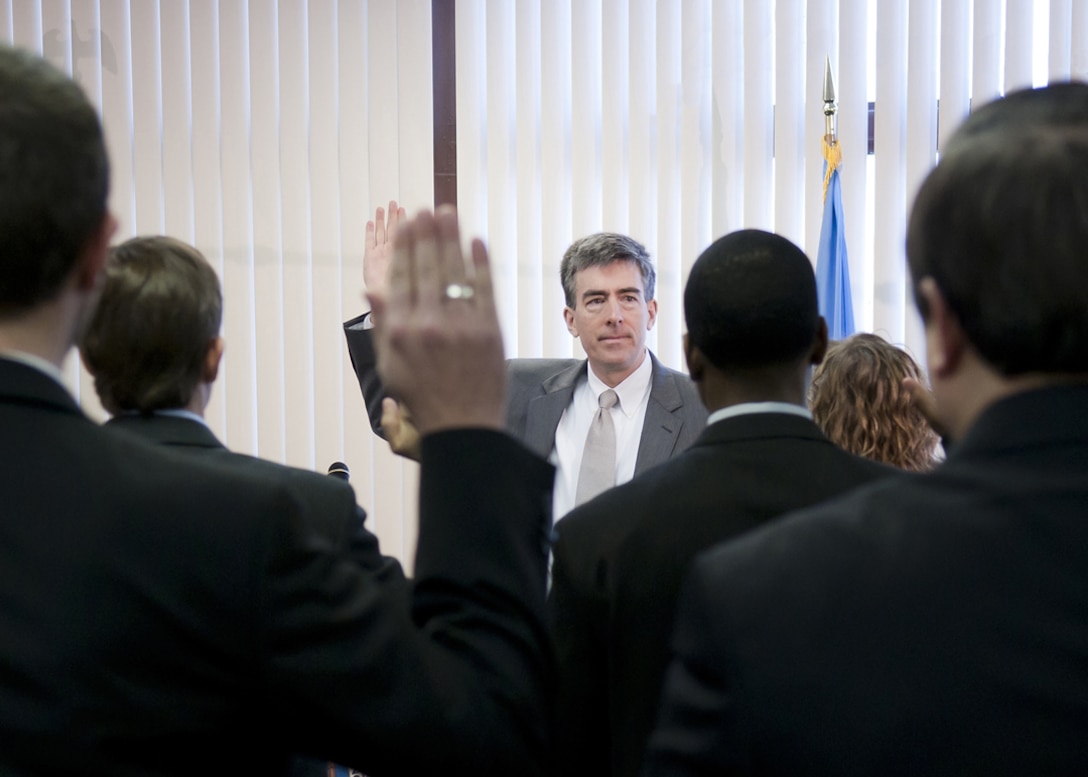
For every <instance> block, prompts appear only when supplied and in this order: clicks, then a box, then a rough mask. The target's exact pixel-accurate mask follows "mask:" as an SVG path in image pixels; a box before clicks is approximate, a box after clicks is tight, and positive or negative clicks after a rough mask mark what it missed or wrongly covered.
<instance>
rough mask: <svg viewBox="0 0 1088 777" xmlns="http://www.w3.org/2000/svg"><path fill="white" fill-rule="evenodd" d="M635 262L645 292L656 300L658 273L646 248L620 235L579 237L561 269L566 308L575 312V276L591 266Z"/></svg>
mask: <svg viewBox="0 0 1088 777" xmlns="http://www.w3.org/2000/svg"><path fill="white" fill-rule="evenodd" d="M625 260H626V261H629V262H634V263H635V265H636V266H637V267H638V269H639V272H640V273H642V291H643V294H644V295H645V297H646V299H647V300H651V299H653V298H654V286H655V285H656V283H657V272H656V271H655V270H654V264H653V262H651V261H650V253H649V252H648V251H647V250H646V246H644V245H642V243H640V242H638V241H637V240H635V239H634V238H632V237H628V236H627V235H621V234H619V233H617V232H598V233H596V234H594V235H588V236H586V237H582V238H579V239H578V240H575V241H574V242H573V243H571V244H570V247H569V248H568V249H567V250H566V251H565V252H564V254H563V262H562V264H561V265H560V267H559V279H560V281H562V283H563V295H564V296H565V297H566V301H567V307H568V308H571V309H573V308H574V307H575V303H576V302H577V300H576V299H575V294H576V291H575V276H576V275H577V274H578V273H579V272H581V271H582V270H585V269H586V268H589V267H603V266H606V265H609V264H612V263H613V262H619V261H625Z"/></svg>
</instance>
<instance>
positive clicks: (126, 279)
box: [80, 237, 223, 415]
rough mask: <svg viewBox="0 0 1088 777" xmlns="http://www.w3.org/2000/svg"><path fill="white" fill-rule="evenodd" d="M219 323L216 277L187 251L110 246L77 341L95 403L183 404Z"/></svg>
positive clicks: (158, 245) (133, 408)
mask: <svg viewBox="0 0 1088 777" xmlns="http://www.w3.org/2000/svg"><path fill="white" fill-rule="evenodd" d="M222 319H223V296H222V292H221V291H220V289H219V278H218V277H217V276H216V274H215V270H213V269H212V267H211V265H210V264H208V261H207V260H206V259H205V258H204V256H203V254H201V253H200V252H199V251H197V250H196V249H195V248H193V247H192V246H190V245H188V244H186V243H183V242H181V241H180V240H175V239H173V238H169V237H136V238H132V239H131V240H127V241H125V242H124V243H122V244H121V245H119V246H116V247H115V248H113V249H112V250H111V251H110V256H109V261H108V262H107V265H106V279H105V283H104V285H103V289H102V298H101V300H100V301H99V303H98V307H97V309H96V310H95V313H94V317H93V318H92V320H91V323H90V325H89V326H88V327H87V330H86V332H85V333H84V335H83V340H82V342H81V343H80V350H81V351H82V353H83V358H84V360H85V361H86V362H87V366H88V368H89V369H90V371H91V372H92V373H93V374H94V387H95V391H97V392H98V397H99V399H101V400H102V406H103V407H105V408H106V410H108V411H109V412H110V413H111V414H114V415H116V414H118V413H124V412H140V413H151V412H153V411H155V410H169V409H173V408H178V407H184V406H185V405H187V404H188V403H189V400H190V399H192V396H193V391H194V390H195V389H196V387H197V384H198V383H199V382H200V380H201V375H202V371H203V365H204V358H205V356H206V355H207V353H208V348H209V346H210V345H211V341H212V340H213V339H214V338H215V337H216V336H217V335H218V334H219V327H220V324H221V323H222Z"/></svg>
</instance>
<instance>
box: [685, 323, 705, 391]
mask: <svg viewBox="0 0 1088 777" xmlns="http://www.w3.org/2000/svg"><path fill="white" fill-rule="evenodd" d="M684 361H685V362H687V365H688V375H690V376H691V380H692V381H693V382H694V383H700V382H701V381H702V379H703V374H704V372H705V370H706V363H705V361H704V357H703V352H702V351H700V350H699V349H698V348H697V347H696V346H694V345H692V343H691V335H689V334H688V333H687V332H684Z"/></svg>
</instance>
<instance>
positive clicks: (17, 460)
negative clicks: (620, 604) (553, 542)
mask: <svg viewBox="0 0 1088 777" xmlns="http://www.w3.org/2000/svg"><path fill="white" fill-rule="evenodd" d="M0 430H3V432H2V434H0V494H2V502H0V504H2V508H0V510H2V512H0V592H2V593H0V635H2V639H0V773H4V774H62V773H70V774H77V773H80V774H103V775H104V774H118V775H120V774H142V775H173V774H179V775H180V774H194V773H201V772H203V771H206V770H207V769H208V768H209V764H212V765H214V770H215V771H216V772H217V773H222V774H227V773H243V772H250V773H252V772H258V773H269V774H282V773H283V771H284V770H285V769H286V767H287V764H288V760H289V758H290V755H291V754H292V753H294V752H312V753H314V754H315V755H319V756H321V757H323V758H327V759H329V760H332V761H336V762H338V763H352V764H357V765H358V766H359V767H361V768H362V769H363V770H364V771H367V772H370V773H372V774H375V775H377V774H388V773H401V774H437V773H443V774H448V773H456V774H477V773H485V774H495V775H499V774H501V775H508V774H517V773H526V772H527V771H528V772H529V773H536V774H539V773H542V772H543V771H544V770H545V769H546V768H547V767H546V764H547V758H548V753H549V752H550V741H549V721H550V720H551V719H552V710H551V709H550V708H549V706H548V704H547V700H548V698H549V695H548V693H547V690H548V689H549V688H551V686H552V683H553V678H552V673H551V655H550V652H549V649H548V639H547V632H546V622H545V613H544V586H545V580H546V574H547V573H546V567H547V554H546V553H545V552H544V547H543V541H542V538H543V537H544V535H545V532H546V531H547V527H548V520H549V516H548V515H547V510H546V503H547V494H548V493H549V492H550V488H551V479H552V473H551V467H549V466H548V465H547V464H545V463H544V462H542V461H540V460H539V458H538V457H536V456H533V455H531V454H529V453H528V452H527V451H525V450H524V448H522V446H520V445H518V444H517V443H515V442H514V441H512V440H510V438H509V437H508V436H506V435H502V434H497V433H494V432H486V431H479V430H477V431H463V432H449V433H443V434H435V435H431V436H428V437H427V438H426V439H425V440H424V441H423V451H422V455H423V466H422V469H421V474H420V491H421V493H420V531H419V544H418V549H417V554H416V567H415V569H416V571H415V576H414V585H413V587H412V588H411V589H409V587H408V586H405V585H403V584H398V585H390V584H387V583H383V582H382V581H381V580H379V579H377V576H376V575H375V574H374V573H373V572H372V571H369V570H365V569H362V568H360V566H359V564H358V563H357V561H356V559H355V558H354V557H353V555H352V552H351V549H350V547H348V544H347V543H343V542H341V543H336V542H334V541H333V540H331V539H330V538H329V537H328V535H327V534H326V532H325V531H324V530H323V528H318V527H317V526H316V525H315V520H316V519H315V518H314V517H313V516H311V515H310V514H309V512H308V510H307V507H306V505H307V502H306V499H305V498H304V497H303V496H302V495H301V494H300V493H299V490H298V489H297V487H296V486H295V485H294V484H292V483H291V482H290V481H289V480H288V479H277V478H274V477H267V476H265V475H263V474H260V473H257V472H256V471H253V472H249V471H243V469H242V468H240V467H237V466H233V465H230V464H228V463H227V462H226V461H225V460H224V461H214V462H213V461H210V460H209V461H202V460H197V459H198V457H195V456H182V455H179V454H176V453H172V452H170V451H166V450H164V449H163V448H162V447H155V446H150V445H148V444H146V443H143V442H142V441H139V440H135V439H133V438H132V436H131V435H124V434H122V433H120V432H118V431H116V430H112V429H107V428H103V427H100V426H98V425H97V424H94V423H93V422H91V421H90V420H89V419H87V418H86V417H85V416H84V415H83V414H82V413H81V412H80V410H79V408H78V407H77V406H76V404H75V403H74V402H73V401H72V399H71V397H70V396H68V394H67V393H66V392H65V391H64V389H63V388H62V387H60V386H59V385H57V384H56V383H55V382H54V381H53V380H52V379H50V378H49V377H47V376H45V375H43V374H42V373H40V372H38V371H37V370H35V369H33V368H31V367H28V366H26V365H23V364H20V363H17V362H13V361H10V360H5V359H0ZM485 481H486V482H488V484H489V488H488V489H486V491H485V490H483V489H480V488H479V486H478V484H479V483H481V482H485ZM341 510H342V513H343V518H342V520H343V521H344V522H345V524H346V523H348V522H352V521H354V520H355V519H356V514H355V500H354V498H353V497H352V496H351V495H350V493H347V492H345V498H344V499H343V504H342V507H341ZM421 743H425V746H421Z"/></svg>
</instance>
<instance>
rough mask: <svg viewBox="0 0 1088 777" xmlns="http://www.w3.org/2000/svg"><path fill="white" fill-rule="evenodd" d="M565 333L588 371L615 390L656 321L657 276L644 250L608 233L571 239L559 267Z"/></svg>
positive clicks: (639, 355)
mask: <svg viewBox="0 0 1088 777" xmlns="http://www.w3.org/2000/svg"><path fill="white" fill-rule="evenodd" d="M559 274H560V278H561V280H562V282H563V294H564V296H565V297H566V304H567V306H566V308H565V309H564V310H563V317H564V319H565V320H566V322H567V329H568V330H569V331H570V333H571V334H572V335H574V336H575V337H577V338H578V339H579V340H580V341H581V343H582V348H583V349H584V350H585V352H586V357H587V358H588V360H589V364H590V367H591V368H592V369H593V371H594V373H596V375H597V376H598V377H599V378H601V380H603V381H604V382H605V383H607V384H608V385H610V386H615V385H616V384H618V383H620V382H621V381H622V380H623V379H624V378H626V377H627V376H628V375H630V374H631V373H632V372H634V370H635V369H636V368H637V367H638V366H639V365H640V364H641V363H642V360H643V358H644V357H645V354H646V333H647V332H649V331H650V329H652V328H653V325H654V321H655V320H656V319H657V300H655V299H654V285H655V283H656V280H657V274H656V272H655V271H654V266H653V263H652V262H651V261H650V255H649V254H648V253H647V251H646V248H645V247H644V246H643V245H642V244H641V243H639V242H638V241H637V240H633V239H631V238H629V237H627V236H626V235H619V234H616V233H614V232H600V233H598V234H595V235H590V236H588V237H584V238H581V239H579V240H576V241H574V243H572V244H571V246H570V248H568V249H567V251H566V253H565V254H564V255H563V262H562V264H561V266H560V271H559Z"/></svg>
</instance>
